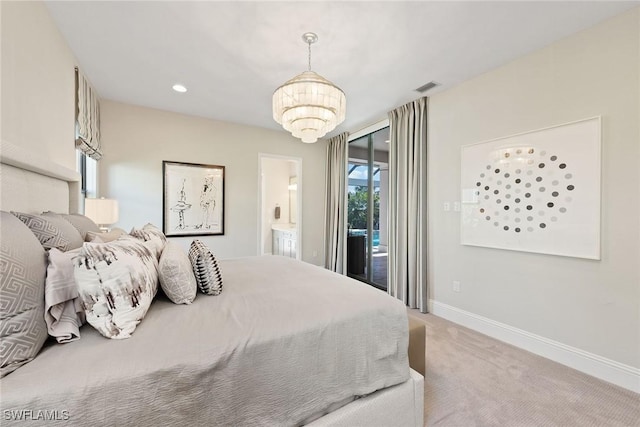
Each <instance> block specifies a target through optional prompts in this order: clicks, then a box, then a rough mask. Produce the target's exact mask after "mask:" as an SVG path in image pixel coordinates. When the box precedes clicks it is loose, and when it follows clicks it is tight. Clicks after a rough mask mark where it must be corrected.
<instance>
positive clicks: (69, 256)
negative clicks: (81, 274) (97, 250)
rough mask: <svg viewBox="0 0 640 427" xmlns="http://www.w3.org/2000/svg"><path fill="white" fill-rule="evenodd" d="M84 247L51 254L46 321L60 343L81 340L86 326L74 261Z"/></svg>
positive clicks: (46, 294) (51, 251)
mask: <svg viewBox="0 0 640 427" xmlns="http://www.w3.org/2000/svg"><path fill="white" fill-rule="evenodd" d="M81 250H82V249H81V248H77V249H73V250H71V251H67V252H61V251H59V250H58V249H56V248H52V249H51V250H50V251H49V265H48V266H47V279H46V281H45V285H44V308H45V310H44V321H45V322H46V323H47V330H48V332H49V335H51V336H52V337H54V338H55V339H56V340H57V341H58V342H59V343H66V342H71V341H75V340H77V339H79V338H80V326H82V325H83V324H84V323H85V314H84V309H83V308H82V304H81V303H80V299H79V298H78V286H77V285H76V279H75V277H74V275H73V258H75V257H76V256H78V255H80V251H81Z"/></svg>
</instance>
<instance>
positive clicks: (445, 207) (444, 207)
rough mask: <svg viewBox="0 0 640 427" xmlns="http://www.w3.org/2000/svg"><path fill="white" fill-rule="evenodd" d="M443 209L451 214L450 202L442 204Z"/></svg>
mask: <svg viewBox="0 0 640 427" xmlns="http://www.w3.org/2000/svg"><path fill="white" fill-rule="evenodd" d="M442 208H443V209H444V211H445V212H449V211H450V210H451V204H450V203H449V202H444V203H443V204H442Z"/></svg>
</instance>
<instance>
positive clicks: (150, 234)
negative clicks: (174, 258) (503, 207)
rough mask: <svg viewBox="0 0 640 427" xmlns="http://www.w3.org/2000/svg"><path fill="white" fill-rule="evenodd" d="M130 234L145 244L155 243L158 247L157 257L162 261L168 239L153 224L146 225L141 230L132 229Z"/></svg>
mask: <svg viewBox="0 0 640 427" xmlns="http://www.w3.org/2000/svg"><path fill="white" fill-rule="evenodd" d="M129 234H130V235H131V236H133V237H136V238H138V239H141V240H144V241H145V242H153V244H154V245H155V247H156V256H157V257H158V259H160V255H162V251H163V250H164V246H165V245H166V244H167V237H166V236H165V235H164V233H162V231H160V229H159V228H158V227H156V226H155V225H153V224H146V225H145V226H144V227H142V228H141V229H140V228H135V227H134V228H132V229H131V232H130V233H129Z"/></svg>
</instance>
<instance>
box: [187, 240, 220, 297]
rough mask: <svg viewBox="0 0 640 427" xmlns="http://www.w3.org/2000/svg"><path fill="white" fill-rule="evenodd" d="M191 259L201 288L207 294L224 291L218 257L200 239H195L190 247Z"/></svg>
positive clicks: (216, 293)
mask: <svg viewBox="0 0 640 427" xmlns="http://www.w3.org/2000/svg"><path fill="white" fill-rule="evenodd" d="M189 261H191V265H192V266H193V273H194V274H195V276H196V282H198V287H199V288H200V290H201V291H202V292H203V293H205V294H207V295H218V294H219V293H220V292H222V272H221V271H220V266H219V265H218V261H217V260H216V257H215V256H213V254H212V253H211V251H210V250H209V248H208V247H207V246H206V245H205V244H204V243H202V242H201V241H200V240H194V241H193V242H192V243H191V247H190V248H189Z"/></svg>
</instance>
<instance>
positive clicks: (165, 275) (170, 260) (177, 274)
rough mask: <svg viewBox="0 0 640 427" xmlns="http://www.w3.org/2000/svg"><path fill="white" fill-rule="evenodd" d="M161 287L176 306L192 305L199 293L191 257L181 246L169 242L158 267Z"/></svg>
mask: <svg viewBox="0 0 640 427" xmlns="http://www.w3.org/2000/svg"><path fill="white" fill-rule="evenodd" d="M158 273H159V276H160V286H161V287H162V290H163V291H164V293H165V294H167V296H168V297H169V299H170V300H171V301H173V302H174V303H175V304H191V302H193V300H194V299H195V297H196V293H197V292H198V285H197V284H196V277H195V276H194V275H193V267H192V266H191V262H190V261H189V257H188V256H187V254H186V253H185V252H184V251H183V250H182V248H181V247H180V245H178V244H177V243H174V242H167V244H166V245H165V247H164V250H163V251H162V255H161V256H160V263H159V266H158Z"/></svg>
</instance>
